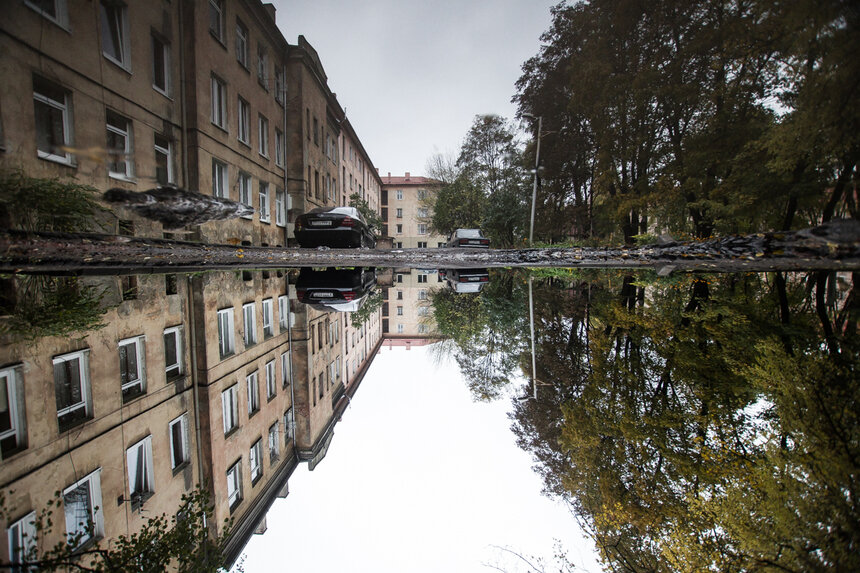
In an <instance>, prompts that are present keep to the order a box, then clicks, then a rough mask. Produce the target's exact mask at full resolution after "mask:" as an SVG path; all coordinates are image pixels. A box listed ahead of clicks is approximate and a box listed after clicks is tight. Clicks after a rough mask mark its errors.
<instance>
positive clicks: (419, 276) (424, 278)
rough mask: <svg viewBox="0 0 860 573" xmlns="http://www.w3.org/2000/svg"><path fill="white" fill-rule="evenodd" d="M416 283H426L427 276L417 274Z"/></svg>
mask: <svg viewBox="0 0 860 573" xmlns="http://www.w3.org/2000/svg"><path fill="white" fill-rule="evenodd" d="M418 282H419V283H426V282H427V275H426V274H424V273H422V274H419V275H418Z"/></svg>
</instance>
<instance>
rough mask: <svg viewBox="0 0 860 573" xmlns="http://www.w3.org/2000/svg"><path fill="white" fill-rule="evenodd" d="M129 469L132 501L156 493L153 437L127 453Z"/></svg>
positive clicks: (129, 486)
mask: <svg viewBox="0 0 860 573" xmlns="http://www.w3.org/2000/svg"><path fill="white" fill-rule="evenodd" d="M125 459H126V465H127V467H128V492H129V493H130V494H131V499H132V500H135V499H136V498H138V499H139V498H141V497H143V496H145V495H146V494H148V493H152V492H154V491H155V486H154V484H153V482H152V436H147V437H145V438H144V439H142V440H141V441H139V442H138V443H136V444H135V445H133V446H132V447H130V448H129V449H127V450H126V451H125Z"/></svg>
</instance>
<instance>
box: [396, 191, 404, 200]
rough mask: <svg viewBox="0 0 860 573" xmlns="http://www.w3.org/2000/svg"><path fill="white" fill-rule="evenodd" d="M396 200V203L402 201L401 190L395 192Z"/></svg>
mask: <svg viewBox="0 0 860 573" xmlns="http://www.w3.org/2000/svg"><path fill="white" fill-rule="evenodd" d="M397 200H398V201H402V200H403V191H402V190H401V189H398V190H397Z"/></svg>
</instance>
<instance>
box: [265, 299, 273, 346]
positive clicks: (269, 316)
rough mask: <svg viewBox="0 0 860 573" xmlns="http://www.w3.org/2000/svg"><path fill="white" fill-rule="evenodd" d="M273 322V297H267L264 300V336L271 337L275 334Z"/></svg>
mask: <svg viewBox="0 0 860 573" xmlns="http://www.w3.org/2000/svg"><path fill="white" fill-rule="evenodd" d="M273 322H274V313H273V310H272V299H270V298H267V299H266V300H264V301H263V338H270V337H272V336H273V335H274V334H275V329H274V326H273V324H272V323H273Z"/></svg>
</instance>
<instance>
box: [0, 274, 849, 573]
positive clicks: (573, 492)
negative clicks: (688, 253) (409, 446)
mask: <svg viewBox="0 0 860 573" xmlns="http://www.w3.org/2000/svg"><path fill="white" fill-rule="evenodd" d="M529 276H531V277H532V278H533V280H534V286H535V289H534V317H535V335H536V338H535V353H536V358H537V361H536V362H537V372H536V373H537V380H536V383H537V385H538V389H537V393H536V398H531V386H530V385H528V386H526V387H525V388H522V387H520V385H521V382H517V381H522V379H523V378H526V379H528V378H529V377H530V375H531V350H530V348H531V347H530V340H529V336H528V332H529V324H528V322H529V321H528V316H529V315H528V287H527V278H528V277H529ZM856 279H857V276H856V274H849V273H827V272H814V273H797V274H779V273H776V274H744V275H737V274H734V275H728V274H727V275H673V276H670V277H657V276H656V275H654V274H652V273H641V274H638V275H632V274H628V273H623V272H620V271H618V272H612V271H611V272H596V271H591V272H582V271H576V270H568V269H550V270H543V271H531V272H528V273H527V272H525V271H520V272H502V271H496V270H491V271H487V269H471V270H463V269H461V270H457V269H448V270H445V271H439V272H438V273H437V272H435V271H420V270H409V269H384V270H381V271H380V272H378V273H377V271H376V270H375V269H368V268H326V269H301V270H298V269H293V270H288V269H284V270H282V271H280V272H268V271H267V272H265V274H264V272H262V271H253V272H250V271H246V272H240V273H231V272H219V273H200V274H195V275H178V276H176V275H167V276H164V275H162V276H158V275H153V276H138V277H100V278H93V279H87V281H86V282H84V281H81V280H79V279H58V278H44V279H38V280H37V279H34V278H30V277H18V278H14V279H6V282H5V283H4V292H5V293H6V295H5V296H4V298H3V305H4V313H5V315H6V316H5V317H4V320H3V324H4V331H3V345H2V351H0V352H2V357H1V358H2V359H0V366H2V368H0V381H2V384H0V391H2V394H1V395H0V445H2V458H3V463H2V466H0V478H2V479H0V481H2V489H3V492H4V498H3V512H4V520H5V521H4V523H5V526H6V527H7V529H8V530H9V531H10V539H13V537H14V543H11V542H10V545H9V547H8V548H6V549H4V551H7V550H8V551H10V552H12V553H6V554H4V555H6V556H10V555H11V556H12V557H14V556H15V555H19V556H20V555H22V554H23V553H21V552H22V551H26V550H27V549H28V548H32V547H36V545H34V544H33V542H32V539H33V537H34V536H35V538H37V539H39V540H40V541H39V543H40V544H39V545H38V547H37V548H36V549H34V551H42V549H41V548H43V547H48V546H50V545H51V544H53V542H56V541H57V540H61V539H62V538H63V536H65V535H67V534H70V533H76V534H78V536H79V537H78V539H76V540H74V543H75V544H81V543H85V542H86V543H92V542H93V541H94V540H96V539H98V538H105V539H109V538H110V539H113V538H116V537H117V536H119V535H129V533H130V532H133V531H134V530H136V528H139V527H141V526H142V525H143V524H144V523H146V522H147V520H148V519H150V518H152V517H154V516H157V515H160V514H161V513H168V514H172V513H174V512H175V511H176V510H177V508H178V507H179V505H180V503H181V501H180V500H181V496H182V495H183V494H189V493H192V492H194V491H195V490H197V489H202V490H204V491H207V492H208V494H209V496H210V499H211V502H212V503H213V505H214V510H213V514H212V517H214V520H213V522H214V523H215V524H216V525H215V533H216V534H219V535H224V540H225V546H224V547H225V551H226V555H227V558H228V560H232V559H235V557H236V556H237V555H238V553H239V552H240V551H241V549H242V547H243V546H244V544H245V543H246V542H247V540H248V538H249V537H250V535H251V534H252V533H254V532H255V531H258V532H259V531H264V530H265V514H266V511H267V509H268V508H269V507H270V506H271V505H272V503H273V502H274V500H275V499H276V498H277V497H279V496H283V495H285V494H286V492H287V489H288V483H289V478H290V475H291V474H292V472H293V471H294V470H295V468H296V467H297V465H298V464H299V463H300V462H302V461H305V462H308V463H309V464H310V465H312V466H315V465H317V464H319V463H321V462H322V461H323V459H324V457H325V455H326V452H327V450H328V447H329V444H330V443H331V441H332V439H333V436H334V428H335V426H336V424H337V421H338V419H339V418H340V416H341V414H342V413H343V411H344V409H345V408H346V407H347V404H348V402H349V400H350V399H351V397H352V396H353V395H354V394H355V393H356V392H357V391H358V389H359V386H360V384H361V383H362V381H363V379H364V376H365V373H366V372H367V369H368V366H369V365H370V364H371V363H372V361H373V358H374V356H375V353H376V352H377V351H378V349H379V348H380V345H381V344H382V343H383V341H384V340H385V339H389V340H399V341H408V340H425V341H437V340H440V341H441V342H439V343H438V344H436V345H435V348H436V349H437V352H440V353H446V354H448V355H450V356H451V357H452V358H453V359H454V360H455V361H456V363H457V365H458V367H459V369H460V371H461V373H462V375H463V378H464V380H465V381H466V384H467V385H468V387H469V389H470V391H471V392H472V395H473V396H474V398H475V399H478V400H499V399H502V400H510V401H511V407H512V418H513V420H514V430H515V433H516V435H517V439H518V443H519V445H520V446H521V447H522V448H524V449H525V450H527V451H528V452H530V453H531V454H532V455H533V456H534V459H535V460H536V461H537V464H536V466H535V468H536V470H537V471H538V472H539V473H540V475H541V476H542V478H543V480H544V483H545V489H546V491H547V492H548V493H549V494H551V495H552V496H554V497H556V498H558V499H560V500H563V501H564V502H566V503H569V504H570V505H571V507H572V508H573V509H574V511H575V513H576V515H577V516H578V517H579V518H580V519H581V521H582V523H584V524H585V525H586V526H587V528H588V529H589V531H590V533H591V534H592V536H593V537H594V539H595V541H596V544H597V547H598V549H599V551H600V552H601V555H602V557H603V558H604V559H605V560H606V561H607V562H608V563H611V564H613V565H614V566H619V564H624V565H623V566H624V567H626V568H627V569H628V570H642V569H647V570H652V571H656V570H664V569H667V570H668V569H671V568H672V567H675V566H680V565H681V564H683V565H684V566H685V567H692V568H701V569H719V570H723V569H746V568H756V567H760V566H764V565H767V564H769V565H768V566H773V567H779V568H785V569H788V570H806V569H810V568H818V567H821V568H824V567H831V566H837V567H838V568H841V569H846V570H847V569H853V568H854V567H852V566H854V565H857V566H860V564H858V563H856V561H857V559H858V558H857V554H858V552H857V551H856V547H857V543H858V538H857V531H858V529H857V516H858V515H860V513H858V511H857V508H856V487H857V484H856V479H857V468H858V462H857V460H858V454H860V452H858V443H860V436H858V424H857V412H858V411H860V408H858V403H857V401H858V384H857V374H856V371H857V322H858V321H857V319H858V311H860V297H858V295H860V293H858V282H857V280H856ZM463 286H465V287H466V288H465V289H464V288H462V287H463ZM474 287H477V288H474ZM43 315H48V316H52V317H53V321H51V322H50V323H48V322H47V321H45V320H43V319H40V316H43ZM523 393H525V394H526V395H527V396H528V398H529V399H524V400H517V399H516V396H517V395H520V394H523ZM334 439H336V438H334ZM56 491H59V492H61V495H63V496H65V497H67V498H69V499H71V497H74V500H73V501H74V503H72V502H71V501H68V500H67V501H66V502H65V503H63V504H60V505H59V506H58V507H57V508H56V510H55V511H56V512H58V513H57V515H55V517H54V523H60V524H61V525H59V526H54V527H53V528H46V529H39V531H38V532H37V531H36V529H37V528H36V527H35V526H34V525H33V524H34V523H35V522H36V521H37V518H38V515H39V512H40V511H42V510H43V509H44V507H45V506H44V502H45V501H47V500H48V499H50V498H51V495H52V494H53V492H56ZM79 491H80V492H84V491H85V492H86V496H84V497H82V496H81V495H78V492H79ZM70 496H71V497H70ZM114 500H115V502H114ZM70 512H71V513H70ZM63 515H65V519H63V518H62V517H63ZM226 519H232V520H233V523H234V525H233V527H232V529H228V528H226V527H225V525H224V522H225V520H226ZM63 523H65V525H62V524H63ZM13 534H14V535H13ZM560 535H561V533H560ZM28 540H29V541H28ZM43 541H44V542H45V544H43V543H42V542H43ZM16 552H17V553H16ZM34 555H35V554H34ZM5 558H6V557H4V559H5Z"/></svg>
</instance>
